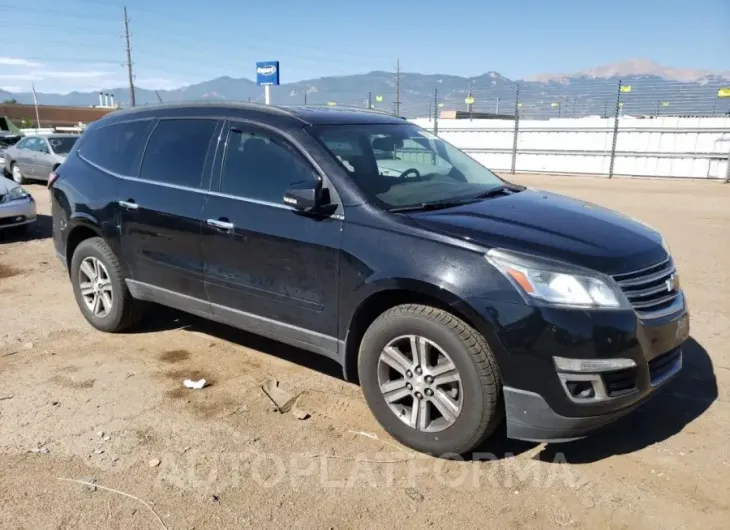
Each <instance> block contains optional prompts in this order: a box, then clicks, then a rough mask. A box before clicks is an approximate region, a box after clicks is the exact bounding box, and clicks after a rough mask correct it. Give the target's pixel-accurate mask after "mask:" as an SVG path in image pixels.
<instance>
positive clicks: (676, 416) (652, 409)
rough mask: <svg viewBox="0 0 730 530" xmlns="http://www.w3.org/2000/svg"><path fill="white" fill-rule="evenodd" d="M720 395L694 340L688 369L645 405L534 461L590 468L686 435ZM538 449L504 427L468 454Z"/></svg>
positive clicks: (686, 352)
mask: <svg viewBox="0 0 730 530" xmlns="http://www.w3.org/2000/svg"><path fill="white" fill-rule="evenodd" d="M717 396H718V389H717V380H716V378H715V373H714V369H713V366H712V361H711V359H710V356H709V355H708V353H707V351H706V350H705V349H704V348H703V347H702V345H701V344H699V343H698V342H697V341H696V340H695V339H694V338H689V339H688V340H687V342H686V343H685V345H684V347H683V367H682V371H681V372H680V373H679V374H678V375H677V377H676V378H675V379H674V380H673V381H670V382H669V383H667V385H666V386H665V387H664V388H662V389H660V390H659V391H657V392H656V395H654V396H653V397H652V398H651V399H649V400H648V401H647V402H646V403H645V404H643V405H641V406H640V407H638V408H637V409H636V410H634V411H632V412H631V413H630V414H628V415H627V416H625V417H624V418H621V419H620V420H618V421H616V422H615V423H613V424H610V425H609V426H607V427H605V428H603V429H600V430H597V431H595V432H593V433H591V434H590V435H589V436H587V437H586V438H583V439H580V440H576V441H573V442H566V443H553V444H546V445H545V447H544V448H543V449H542V450H541V451H540V452H539V453H538V454H536V455H535V456H534V457H533V459H534V460H542V461H544V462H554V463H567V464H587V463H591V462H597V461H599V460H603V459H605V458H608V457H610V456H615V455H622V454H629V453H633V452H635V451H639V450H641V449H644V448H645V447H648V446H650V445H652V444H655V443H657V442H662V441H664V440H666V439H668V438H671V437H672V436H674V435H675V434H678V433H679V432H681V431H682V429H684V428H685V427H686V426H687V425H688V424H690V423H691V422H692V421H694V420H695V419H697V418H698V417H699V416H701V415H702V414H703V413H704V412H705V411H706V410H707V409H708V408H709V406H710V405H711V404H712V402H713V401H715V399H717ZM538 445H539V444H537V443H534V442H522V441H519V440H510V439H508V438H507V437H506V429H505V425H504V424H503V425H502V426H501V428H500V429H499V430H498V431H497V432H496V433H495V434H494V435H493V436H492V437H490V438H489V439H488V440H487V441H486V442H485V443H484V444H483V445H482V447H480V448H479V449H478V450H476V451H474V452H473V453H472V454H471V455H468V456H469V459H470V460H485V458H486V459H489V460H500V459H507V458H513V457H514V456H517V455H519V454H520V453H523V452H525V451H529V450H530V449H533V448H535V447H537V446H538Z"/></svg>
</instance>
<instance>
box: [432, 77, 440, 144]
mask: <svg viewBox="0 0 730 530" xmlns="http://www.w3.org/2000/svg"><path fill="white" fill-rule="evenodd" d="M438 133H439V89H438V88H436V89H434V91H433V134H435V135H438Z"/></svg>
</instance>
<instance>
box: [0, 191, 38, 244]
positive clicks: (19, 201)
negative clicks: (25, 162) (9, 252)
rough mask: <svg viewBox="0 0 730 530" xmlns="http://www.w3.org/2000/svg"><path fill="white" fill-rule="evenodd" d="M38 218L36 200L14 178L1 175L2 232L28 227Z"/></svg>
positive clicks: (0, 208)
mask: <svg viewBox="0 0 730 530" xmlns="http://www.w3.org/2000/svg"><path fill="white" fill-rule="evenodd" d="M35 220H36V208H35V201H34V200H33V197H31V195H30V193H28V192H27V191H25V190H24V189H23V187H22V186H20V185H18V184H16V183H15V182H13V181H12V180H9V179H6V178H5V177H0V232H1V231H3V230H4V229H6V228H19V227H26V226H28V225H29V224H31V223H33V222H34V221H35Z"/></svg>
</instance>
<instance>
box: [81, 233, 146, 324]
mask: <svg viewBox="0 0 730 530" xmlns="http://www.w3.org/2000/svg"><path fill="white" fill-rule="evenodd" d="M71 283H72V284H73V289H74V295H75V296H76V303H77V304H78V306H79V308H80V309H81V312H82V313H83V315H84V317H85V318H86V320H87V321H88V322H89V323H90V324H91V325H92V326H94V327H95V328H96V329H99V330H101V331H107V332H111V333H116V332H120V331H125V330H127V329H129V328H130V327H132V326H134V325H135V324H136V323H137V322H138V320H139V317H140V311H139V304H140V302H138V301H136V300H134V299H133V298H132V295H131V294H130V293H129V289H128V288H127V284H126V283H125V282H124V273H123V271H122V267H121V265H120V263H119V260H118V259H117V257H116V256H115V255H114V252H113V251H112V250H111V249H110V248H109V245H107V244H106V242H104V240H103V239H102V238H100V237H94V238H91V239H86V240H84V241H82V242H81V243H79V245H78V246H77V247H76V249H75V250H74V254H73V257H72V258H71Z"/></svg>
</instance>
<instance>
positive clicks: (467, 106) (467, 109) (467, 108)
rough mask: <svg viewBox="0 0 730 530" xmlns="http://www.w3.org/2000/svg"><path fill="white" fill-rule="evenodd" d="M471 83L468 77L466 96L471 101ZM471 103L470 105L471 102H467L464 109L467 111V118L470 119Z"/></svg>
mask: <svg viewBox="0 0 730 530" xmlns="http://www.w3.org/2000/svg"><path fill="white" fill-rule="evenodd" d="M471 83H472V81H471V79H470V80H469V94H468V96H467V97H468V98H469V101H471V97H472V96H471ZM471 105H472V104H471V103H467V105H466V111H467V112H468V113H469V119H470V120H471V116H472V114H471V111H472V108H471Z"/></svg>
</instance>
